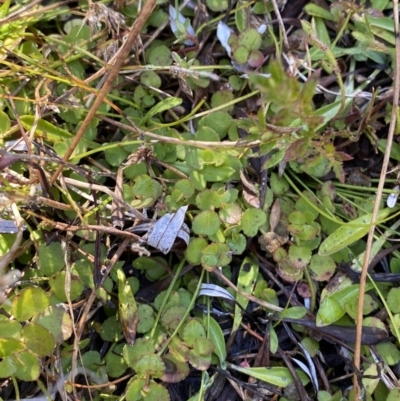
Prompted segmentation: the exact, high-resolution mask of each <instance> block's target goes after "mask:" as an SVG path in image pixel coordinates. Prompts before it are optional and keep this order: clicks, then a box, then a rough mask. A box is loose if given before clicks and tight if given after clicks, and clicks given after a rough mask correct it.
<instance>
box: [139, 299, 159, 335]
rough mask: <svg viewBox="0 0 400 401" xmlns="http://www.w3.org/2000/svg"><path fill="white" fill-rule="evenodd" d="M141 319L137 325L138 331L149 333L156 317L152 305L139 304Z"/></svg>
mask: <svg viewBox="0 0 400 401" xmlns="http://www.w3.org/2000/svg"><path fill="white" fill-rule="evenodd" d="M138 314H139V321H138V325H137V327H136V331H137V332H138V333H147V332H148V331H150V330H151V329H152V327H153V326H154V322H155V318H154V312H153V308H152V307H151V306H150V305H145V304H141V305H139V306H138Z"/></svg>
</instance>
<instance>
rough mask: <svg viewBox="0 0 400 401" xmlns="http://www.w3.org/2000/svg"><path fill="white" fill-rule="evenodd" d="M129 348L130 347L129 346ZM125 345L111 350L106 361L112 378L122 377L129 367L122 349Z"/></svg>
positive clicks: (119, 345) (118, 345)
mask: <svg viewBox="0 0 400 401" xmlns="http://www.w3.org/2000/svg"><path fill="white" fill-rule="evenodd" d="M127 346H128V345H127ZM123 347H124V344H117V345H116V346H115V348H111V349H110V350H109V351H108V352H107V355H106V356H105V358H104V360H105V363H106V372H107V374H108V375H109V376H110V377H121V376H122V375H123V374H124V373H125V372H126V370H127V369H128V365H127V364H126V363H125V360H124V358H123V356H122V349H123Z"/></svg>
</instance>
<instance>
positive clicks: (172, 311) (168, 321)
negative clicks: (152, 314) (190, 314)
mask: <svg viewBox="0 0 400 401" xmlns="http://www.w3.org/2000/svg"><path fill="white" fill-rule="evenodd" d="M185 314H186V308H185V307H184V306H173V307H172V308H169V309H167V310H166V311H165V312H164V313H163V314H162V315H161V319H160V321H161V324H162V325H163V326H164V327H165V328H166V329H167V330H171V331H173V330H175V329H176V328H177V327H178V325H179V324H180V323H181V321H182V319H183V317H184V316H185Z"/></svg>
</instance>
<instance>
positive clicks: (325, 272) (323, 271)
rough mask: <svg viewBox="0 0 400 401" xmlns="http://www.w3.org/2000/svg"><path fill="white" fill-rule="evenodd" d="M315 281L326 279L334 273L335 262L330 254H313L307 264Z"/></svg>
mask: <svg viewBox="0 0 400 401" xmlns="http://www.w3.org/2000/svg"><path fill="white" fill-rule="evenodd" d="M309 268H310V270H311V272H312V276H313V278H314V279H315V280H317V281H328V280H329V279H330V278H331V277H332V276H333V275H334V273H335V269H336V263H335V261H334V260H333V259H332V258H331V257H330V256H320V255H313V256H312V258H311V263H310V266H309Z"/></svg>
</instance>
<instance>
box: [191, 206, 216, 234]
mask: <svg viewBox="0 0 400 401" xmlns="http://www.w3.org/2000/svg"><path fill="white" fill-rule="evenodd" d="M219 226H220V220H219V217H218V214H217V213H215V212H213V211H205V212H202V213H200V214H198V215H197V216H196V217H195V218H194V219H193V223H192V230H193V232H194V233H195V234H197V235H214V234H215V233H216V232H217V231H218V229H219Z"/></svg>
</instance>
